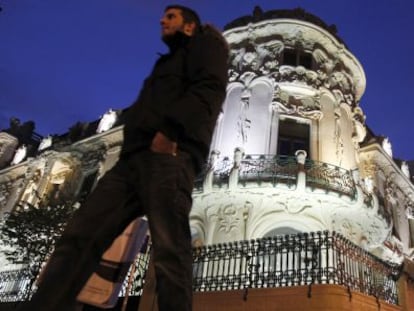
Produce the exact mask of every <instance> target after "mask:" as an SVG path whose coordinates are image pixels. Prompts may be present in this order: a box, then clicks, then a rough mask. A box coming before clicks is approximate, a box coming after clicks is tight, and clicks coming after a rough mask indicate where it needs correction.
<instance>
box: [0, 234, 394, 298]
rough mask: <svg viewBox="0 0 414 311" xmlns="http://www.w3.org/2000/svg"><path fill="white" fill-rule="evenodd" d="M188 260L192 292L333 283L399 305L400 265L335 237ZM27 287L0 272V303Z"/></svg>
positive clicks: (22, 274) (201, 253) (246, 246)
mask: <svg viewBox="0 0 414 311" xmlns="http://www.w3.org/2000/svg"><path fill="white" fill-rule="evenodd" d="M193 259H194V261H193V290H194V291H197V292H203V291H226V290H248V289H249V288H278V287H292V286H310V289H311V286H312V285H313V284H335V285H341V286H344V287H347V288H348V289H349V290H354V291H359V292H361V293H364V294H368V295H373V296H375V297H377V299H381V300H384V301H386V302H388V303H392V304H398V299H397V284H396V282H397V280H398V279H399V276H400V272H401V265H396V264H390V263H386V262H384V261H382V260H381V259H379V258H377V257H375V256H373V255H372V254H370V253H368V252H366V251H365V250H363V249H362V248H360V247H358V246H356V245H355V244H353V243H352V242H350V241H349V240H347V239H345V238H344V237H343V236H341V235H340V234H338V233H335V232H333V233H330V232H328V231H325V232H316V233H301V234H296V235H285V236H275V237H267V238H262V239H257V240H245V241H238V242H231V243H222V244H216V245H207V246H203V247H199V248H194V249H193ZM148 262H149V253H145V254H140V255H139V256H138V258H137V261H136V262H135V269H133V270H130V272H129V275H128V276H127V278H126V280H125V282H124V286H123V289H122V291H121V294H120V295H121V296H126V295H129V296H139V295H141V294H142V289H143V284H144V281H143V280H144V278H145V272H146V270H147V267H148ZM131 274H132V277H129V276H130V275H131ZM32 284H33V277H32V274H31V273H30V272H29V271H28V270H26V269H22V270H13V271H7V272H0V302H17V301H23V300H26V299H28V298H29V297H30V296H31V294H32V293H33V291H34V288H33V287H32V286H31V285H32ZM128 284H129V285H132V286H128ZM127 290H128V292H127Z"/></svg>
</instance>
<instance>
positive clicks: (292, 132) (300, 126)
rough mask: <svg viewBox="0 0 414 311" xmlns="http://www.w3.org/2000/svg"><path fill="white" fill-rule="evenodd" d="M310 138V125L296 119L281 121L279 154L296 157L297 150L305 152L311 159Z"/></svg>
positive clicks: (278, 144)
mask: <svg viewBox="0 0 414 311" xmlns="http://www.w3.org/2000/svg"><path fill="white" fill-rule="evenodd" d="M309 137H310V129H309V124H304V123H299V122H298V121H297V120H295V119H280V120H279V139H278V143H277V154H279V155H289V156H294V155H295V152H296V151H297V150H305V151H306V152H307V154H308V157H309Z"/></svg>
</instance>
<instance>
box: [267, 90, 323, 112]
mask: <svg viewBox="0 0 414 311" xmlns="http://www.w3.org/2000/svg"><path fill="white" fill-rule="evenodd" d="M273 100H274V102H276V103H275V105H276V106H277V107H278V109H279V111H280V112H281V113H284V114H289V115H298V116H302V117H306V118H310V119H314V120H320V119H321V118H322V116H323V113H322V111H321V110H320V109H321V106H320V102H319V93H317V95H315V96H304V95H293V94H291V93H288V92H284V91H282V90H281V89H280V88H278V87H277V88H276V90H275V93H274V97H273Z"/></svg>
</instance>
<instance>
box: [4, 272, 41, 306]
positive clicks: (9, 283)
mask: <svg viewBox="0 0 414 311" xmlns="http://www.w3.org/2000/svg"><path fill="white" fill-rule="evenodd" d="M32 279H33V274H32V273H30V271H29V269H18V270H10V271H3V272H0V302H18V301H24V300H26V299H27V298H28V297H30V296H31V285H32V283H33V282H32Z"/></svg>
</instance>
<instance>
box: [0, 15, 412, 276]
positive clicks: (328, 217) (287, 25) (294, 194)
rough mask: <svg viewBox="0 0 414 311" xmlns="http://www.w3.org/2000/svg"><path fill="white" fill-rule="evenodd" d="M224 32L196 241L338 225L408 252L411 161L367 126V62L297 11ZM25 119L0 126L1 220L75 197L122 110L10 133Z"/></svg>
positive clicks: (111, 147) (367, 242)
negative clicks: (43, 132)
mask: <svg viewBox="0 0 414 311" xmlns="http://www.w3.org/2000/svg"><path fill="white" fill-rule="evenodd" d="M224 36H225V38H226V39H227V41H228V43H229V45H230V48H231V58H230V70H229V84H228V88H227V98H226V100H225V103H224V105H223V109H222V113H221V115H220V117H219V120H218V122H217V125H216V130H215V134H214V138H213V142H212V145H211V154H210V157H209V159H208V162H207V164H206V167H205V171H204V172H203V174H202V176H199V177H198V178H197V180H196V187H195V190H194V193H193V199H194V204H193V209H192V212H191V218H190V225H191V230H192V235H193V242H194V245H195V246H202V245H217V244H220V243H221V244H222V243H231V242H235V241H246V240H252V239H261V238H271V237H274V236H280V235H291V234H304V233H310V232H336V233H339V234H341V236H343V237H345V238H346V239H347V240H349V241H351V242H352V243H354V244H355V245H357V246H359V247H360V248H362V249H363V250H365V251H367V252H368V253H370V254H372V255H375V256H376V257H378V258H380V259H381V260H383V261H387V262H392V263H394V264H397V265H400V264H402V263H403V262H405V261H412V260H413V259H414V185H413V175H414V172H413V171H412V166H411V168H410V165H409V164H410V163H411V162H404V161H401V160H398V159H394V158H393V156H392V146H391V143H390V141H389V140H388V139H387V138H386V137H378V136H376V135H375V134H374V133H372V131H371V130H370V129H369V127H368V126H367V125H366V124H365V114H364V112H363V109H362V107H361V106H360V102H361V98H362V96H363V93H364V90H365V84H366V79H365V74H364V70H363V68H362V66H361V64H360V63H359V61H358V59H357V58H356V57H355V56H354V55H353V54H352V53H351V52H350V50H349V49H348V48H347V47H346V45H345V43H344V42H342V40H341V39H340V38H339V37H338V36H337V34H336V29H335V27H333V26H327V25H326V24H325V23H324V22H323V21H322V20H320V19H319V18H317V17H316V16H314V15H312V14H309V13H307V12H305V11H303V10H301V9H295V10H275V11H268V12H262V11H261V9H260V8H256V9H255V10H254V12H253V14H252V15H251V16H245V17H242V18H239V19H236V20H235V21H233V22H231V23H229V24H228V25H227V26H226V29H225V31H224ZM23 125H24V124H23ZM23 125H21V124H19V123H17V124H16V122H15V123H14V127H13V129H14V130H12V126H11V128H10V129H9V130H7V131H4V132H1V133H0V169H1V170H0V217H4V213H6V212H10V211H12V210H13V209H14V208H16V206H18V205H19V204H20V205H21V204H25V203H29V204H32V205H37V204H39V203H40V202H42V203H46V204H49V205H53V202H54V201H56V200H65V199H67V198H71V199H74V198H75V200H79V201H81V200H82V199H83V198H84V196H85V195H87V193H89V192H90V191H91V190H92V189H93V187H94V185H95V184H96V182H97V181H98V180H99V178H100V177H101V176H102V175H103V174H104V173H105V172H106V171H107V170H108V169H110V168H111V167H112V165H114V163H115V162H116V160H117V158H118V156H119V153H120V146H121V143H122V112H116V111H112V110H109V111H108V112H107V113H106V114H105V115H104V116H103V117H102V118H101V119H100V120H98V121H96V122H92V123H89V124H76V125H75V126H74V127H72V128H71V130H70V131H69V132H68V133H66V134H64V135H62V136H53V137H51V136H49V137H45V138H43V139H41V137H38V136H36V135H33V129H32V130H31V131H29V133H26V136H24V135H23V136H24V137H27V136H30V137H31V138H32V140H30V141H23V139H22V137H23V136H22V135H20V136H19V135H17V134H16V133H21V132H22V131H23V129H22V127H24V126H23ZM23 132H24V131H23ZM19 138H20V139H19ZM269 260H270V259H269ZM270 261H271V260H270ZM260 264H261V265H262V266H266V265H270V263H269V262H267V263H266V262H264V261H263V262H261V263H260ZM0 266H1V267H2V269H3V270H10V269H13V268H15V267H13V265H11V264H10V263H7V262H6V261H4V259H3V261H2V262H1V264H0ZM265 269H267V268H265ZM203 273H204V274H205V273H206V271H204V272H201V274H200V275H201V276H202V275H203Z"/></svg>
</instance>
